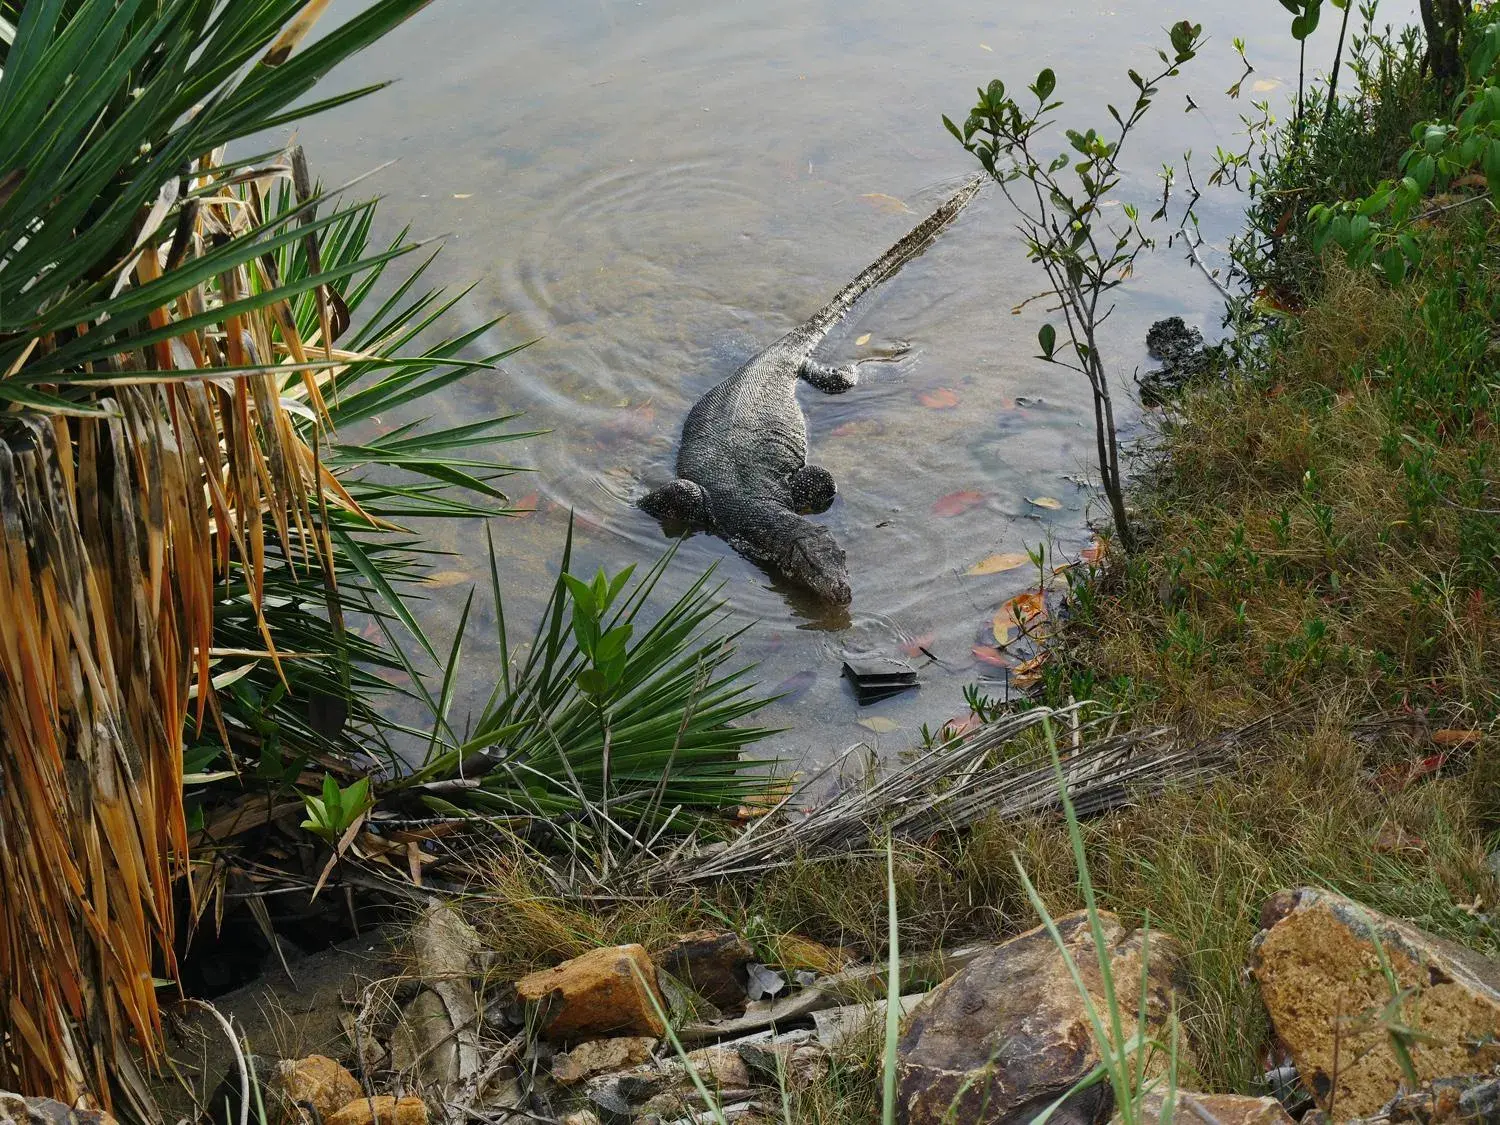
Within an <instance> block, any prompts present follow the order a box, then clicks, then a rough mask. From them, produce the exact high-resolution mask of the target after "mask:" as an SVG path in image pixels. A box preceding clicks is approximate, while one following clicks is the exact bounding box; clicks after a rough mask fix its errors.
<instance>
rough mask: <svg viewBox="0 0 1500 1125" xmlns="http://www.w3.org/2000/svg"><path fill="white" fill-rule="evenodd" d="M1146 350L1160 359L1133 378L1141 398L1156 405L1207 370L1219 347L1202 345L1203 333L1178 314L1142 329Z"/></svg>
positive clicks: (1215, 357)
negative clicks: (1138, 386) (1153, 365)
mask: <svg viewBox="0 0 1500 1125" xmlns="http://www.w3.org/2000/svg"><path fill="white" fill-rule="evenodd" d="M1146 351H1147V352H1149V353H1150V355H1151V358H1152V359H1155V360H1157V361H1158V362H1160V363H1161V367H1159V368H1158V369H1157V370H1155V371H1148V372H1146V373H1145V374H1144V375H1142V376H1140V377H1139V378H1138V379H1137V382H1138V383H1139V385H1140V388H1141V401H1142V402H1143V403H1145V404H1146V405H1147V406H1157V405H1160V404H1161V403H1162V402H1164V401H1165V400H1166V399H1168V398H1170V397H1172V396H1173V395H1175V394H1177V393H1178V392H1179V391H1181V390H1182V388H1183V387H1184V386H1186V385H1187V384H1188V382H1190V381H1191V380H1193V379H1196V378H1198V377H1199V376H1202V375H1205V374H1207V373H1208V372H1209V371H1210V370H1211V369H1212V368H1213V367H1214V365H1215V361H1216V360H1217V359H1218V355H1219V351H1220V349H1219V348H1218V347H1217V346H1215V347H1212V348H1207V347H1204V345H1203V333H1202V332H1200V331H1198V329H1196V328H1190V327H1188V325H1187V324H1185V323H1184V322H1183V319H1182V317H1180V316H1169V317H1167V319H1166V320H1158V321H1157V322H1156V323H1155V324H1153V325H1152V326H1151V328H1150V331H1148V332H1147V333H1146Z"/></svg>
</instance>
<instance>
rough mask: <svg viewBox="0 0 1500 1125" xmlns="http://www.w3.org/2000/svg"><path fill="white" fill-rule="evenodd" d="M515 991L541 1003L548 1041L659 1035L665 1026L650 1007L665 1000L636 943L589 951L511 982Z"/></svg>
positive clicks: (663, 1007) (643, 954)
mask: <svg viewBox="0 0 1500 1125" xmlns="http://www.w3.org/2000/svg"><path fill="white" fill-rule="evenodd" d="M516 994H517V995H518V996H519V997H520V998H521V999H522V1000H523V1001H525V1002H526V1003H528V1004H537V1005H542V1006H543V1017H542V1018H543V1020H544V1021H545V1024H544V1028H543V1034H545V1035H546V1036H547V1038H549V1039H553V1040H580V1039H588V1038H595V1037H598V1036H603V1035H621V1034H625V1035H649V1036H653V1037H655V1038H658V1039H659V1038H661V1036H662V1035H663V1034H664V1033H665V1032H666V1027H665V1026H664V1025H663V1023H662V1021H661V1017H660V1016H659V1015H657V1008H653V1006H652V1001H653V1000H654V1001H655V1003H656V1005H657V1007H658V1008H660V1009H661V1010H662V1011H665V1010H666V1005H665V1003H664V1002H663V1000H662V998H661V994H660V993H659V992H658V991H657V987H656V968H655V966H653V965H652V964H651V958H649V957H647V956H646V951H645V949H643V948H642V947H641V946H639V945H614V946H607V947H605V948H603V949H594V950H590V951H589V952H588V953H585V954H584V955H583V956H582V957H575V958H573V960H571V961H564V962H563V963H562V964H561V965H558V966H556V967H554V968H551V969H543V970H542V971H541V972H536V973H530V974H528V975H526V976H524V977H522V978H521V979H520V980H518V981H516Z"/></svg>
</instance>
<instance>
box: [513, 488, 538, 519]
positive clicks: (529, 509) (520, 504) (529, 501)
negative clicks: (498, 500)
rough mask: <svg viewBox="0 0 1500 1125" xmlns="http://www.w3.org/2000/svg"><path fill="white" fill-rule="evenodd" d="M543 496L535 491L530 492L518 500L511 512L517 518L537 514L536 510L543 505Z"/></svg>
mask: <svg viewBox="0 0 1500 1125" xmlns="http://www.w3.org/2000/svg"><path fill="white" fill-rule="evenodd" d="M541 503H542V498H541V497H540V496H538V495H537V494H536V493H535V492H528V493H527V494H526V495H525V496H523V497H521V498H520V499H519V500H517V501H516V505H515V508H514V510H513V511H512V512H511V514H512V515H513V516H515V518H516V519H525V518H526V517H527V516H534V515H536V510H537V508H539V507H540V506H541Z"/></svg>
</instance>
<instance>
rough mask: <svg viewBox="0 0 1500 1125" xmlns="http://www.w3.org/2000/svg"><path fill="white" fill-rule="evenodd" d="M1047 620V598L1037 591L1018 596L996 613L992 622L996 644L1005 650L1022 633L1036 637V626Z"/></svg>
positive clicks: (1029, 591)
mask: <svg viewBox="0 0 1500 1125" xmlns="http://www.w3.org/2000/svg"><path fill="white" fill-rule="evenodd" d="M1046 618H1047V599H1046V598H1044V597H1043V596H1042V595H1041V594H1039V593H1037V592H1036V591H1035V590H1028V591H1027V592H1026V593H1024V594H1017V595H1016V596H1015V597H1013V598H1011V599H1010V601H1008V602H1006V603H1005V604H1004V605H1002V606H1001V607H1000V608H999V609H997V610H996V611H995V617H994V619H993V620H992V621H991V622H990V626H991V627H992V628H993V629H994V630H995V643H996V644H997V645H999V646H1000V647H1001V648H1004V647H1005V646H1006V645H1008V644H1010V643H1011V642H1012V641H1014V640H1015V639H1016V636H1017V635H1018V634H1020V633H1022V632H1026V633H1030V634H1033V635H1034V634H1035V632H1036V626H1037V625H1039V624H1040V623H1041V622H1043V621H1045V620H1046Z"/></svg>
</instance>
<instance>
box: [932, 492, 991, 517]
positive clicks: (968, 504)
mask: <svg viewBox="0 0 1500 1125" xmlns="http://www.w3.org/2000/svg"><path fill="white" fill-rule="evenodd" d="M984 501H985V495H984V493H982V492H975V491H973V490H972V489H965V490H964V491H963V492H950V493H948V495H947V496H944V497H942V498H941V499H939V500H937V501H936V502H935V503H934V504H933V505H932V514H933V515H935V516H961V515H963V514H964V513H965V512H967V511H968V510H969V509H970V508H973V507H975V506H976V505H978V504H983V503H984Z"/></svg>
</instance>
